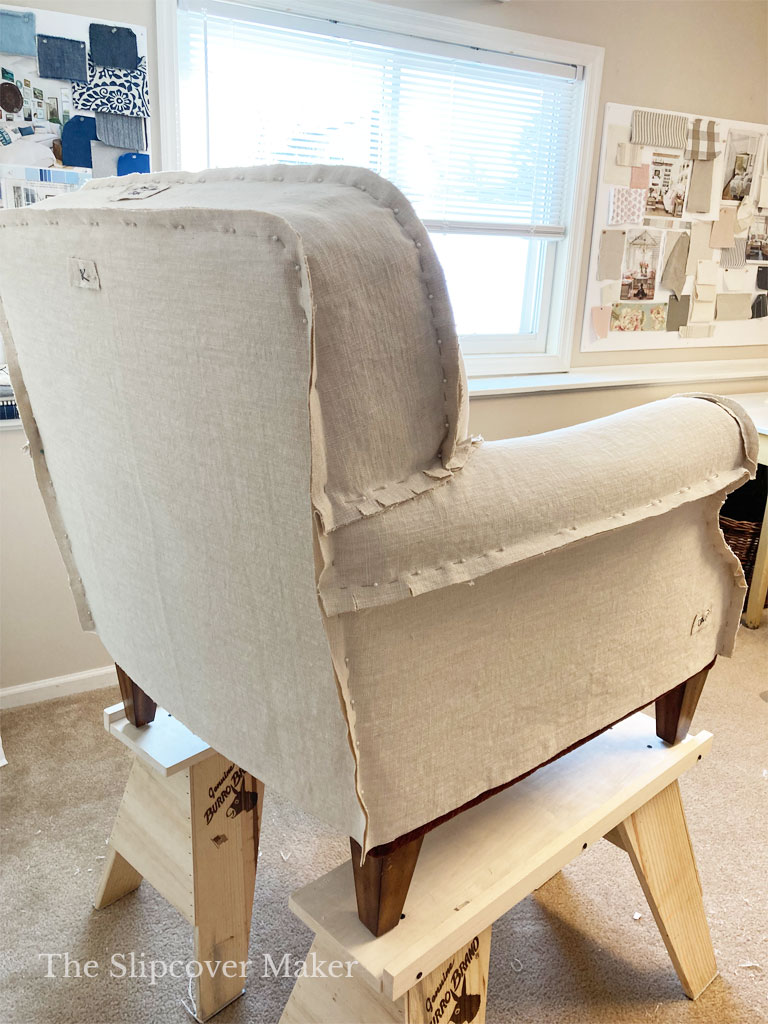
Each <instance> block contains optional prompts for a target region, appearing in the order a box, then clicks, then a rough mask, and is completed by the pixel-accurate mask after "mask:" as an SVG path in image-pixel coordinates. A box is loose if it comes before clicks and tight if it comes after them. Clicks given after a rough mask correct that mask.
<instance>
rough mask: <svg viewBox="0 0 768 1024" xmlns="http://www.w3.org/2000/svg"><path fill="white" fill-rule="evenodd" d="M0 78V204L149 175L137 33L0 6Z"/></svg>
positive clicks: (145, 94)
mask: <svg viewBox="0 0 768 1024" xmlns="http://www.w3.org/2000/svg"><path fill="white" fill-rule="evenodd" d="M103 7H104V13H105V15H108V14H109V5H108V4H104V5H103ZM0 75H1V76H2V77H0V206H4V207H20V206H28V205H30V204H31V203H35V202H39V201H40V200H41V199H46V198H48V197H49V196H52V195H56V194H58V193H60V192H63V191H70V190H72V189H75V188H79V187H80V186H81V185H82V184H83V183H84V182H85V181H87V180H88V179H89V178H90V177H92V176H93V177H106V176H108V175H119V174H128V173H131V172H133V171H148V170H149V169H150V157H149V87H148V81H147V38H146V31H145V29H143V28H141V27H140V26H136V25H125V24H123V23H122V22H115V21H112V20H111V19H109V18H108V17H105V18H103V19H96V18H86V17H81V16H79V15H74V14H65V13H62V12H59V11H44V10H38V9H34V8H23V7H13V8H8V7H3V6H2V4H0Z"/></svg>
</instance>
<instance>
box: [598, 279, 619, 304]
mask: <svg viewBox="0 0 768 1024" xmlns="http://www.w3.org/2000/svg"><path fill="white" fill-rule="evenodd" d="M620 298H621V281H609V282H608V283H607V284H604V285H603V286H602V287H601V288H600V305H601V306H610V305H612V304H613V303H614V302H618V301H619V299H620Z"/></svg>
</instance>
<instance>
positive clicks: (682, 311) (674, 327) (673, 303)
mask: <svg viewBox="0 0 768 1024" xmlns="http://www.w3.org/2000/svg"><path fill="white" fill-rule="evenodd" d="M690 310H691V296H690V295H681V296H680V298H679V299H678V298H676V297H675V296H674V295H670V296H669V305H668V306H667V330H668V331H679V330H680V328H681V327H683V326H684V325H685V324H687V323H688V314H689V312H690Z"/></svg>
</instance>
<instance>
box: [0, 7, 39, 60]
mask: <svg viewBox="0 0 768 1024" xmlns="http://www.w3.org/2000/svg"><path fill="white" fill-rule="evenodd" d="M0 53H12V54H14V55H18V56H22V57H34V56H35V55H36V53H37V44H36V42H35V15H34V14H33V12H32V11H0Z"/></svg>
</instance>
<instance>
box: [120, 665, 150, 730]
mask: <svg viewBox="0 0 768 1024" xmlns="http://www.w3.org/2000/svg"><path fill="white" fill-rule="evenodd" d="M115 671H116V672H117V681H118V683H119V684H120V696H121V697H122V698H123V706H124V707H125V717H126V718H127V719H128V721H129V722H130V723H131V725H135V726H137V727H138V726H141V725H148V724H149V723H150V722H152V721H154V718H155V712H156V711H157V704H155V702H154V701H153V700H152V698H151V697H148V696H147V694H146V693H144V691H143V690H142V689H141V687H140V686H137V685H136V683H134V681H133V680H132V679H131V677H130V676H129V675H128V674H127V673H125V672H123V670H122V669H121V668H120V666H119V665H115Z"/></svg>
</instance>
